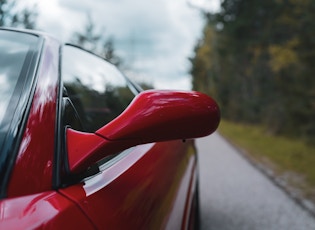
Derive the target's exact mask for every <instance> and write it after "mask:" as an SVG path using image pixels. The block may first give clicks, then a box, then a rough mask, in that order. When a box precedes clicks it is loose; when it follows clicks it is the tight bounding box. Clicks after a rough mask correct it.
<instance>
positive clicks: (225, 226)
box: [197, 134, 315, 230]
mask: <svg viewBox="0 0 315 230" xmlns="http://www.w3.org/2000/svg"><path fill="white" fill-rule="evenodd" d="M197 148H198V151H199V153H200V155H199V164H200V209H201V227H202V229H207V230H230V229H231V230H312V229H314V230H315V219H314V218H313V217H311V216H310V215H308V213H307V212H305V211H304V210H303V209H302V208H300V206H297V205H296V204H295V203H294V202H293V201H292V200H291V199H290V198H288V196H287V195H286V194H285V193H284V192H283V191H282V190H280V189H279V188H278V187H276V186H275V185H274V184H273V183H272V182H271V181H270V180H269V179H267V178H266V177H265V176H264V175H263V174H262V173H261V172H260V171H258V170H256V169H255V168H254V167H253V166H252V165H251V164H249V163H248V162H247V161H246V160H245V159H244V158H243V157H242V156H240V155H239V154H238V153H237V151H236V150H235V149H234V148H233V147H232V146H231V145H229V144H228V143H227V142H226V141H225V140H224V139H223V138H222V137H221V136H220V135H218V134H213V135H211V136H210V137H205V138H201V139H198V140H197Z"/></svg>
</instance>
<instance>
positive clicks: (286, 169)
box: [219, 120, 315, 196]
mask: <svg viewBox="0 0 315 230" xmlns="http://www.w3.org/2000/svg"><path fill="white" fill-rule="evenodd" d="M219 132H220V134H221V135H223V136H224V137H226V138H227V139H228V140H230V141H231V142H232V143H233V144H235V145H236V146H238V147H239V148H241V149H243V150H245V152H246V153H247V155H249V156H250V157H251V158H252V159H254V161H259V162H260V163H262V164H264V165H266V166H268V167H271V168H272V170H273V171H274V172H275V173H276V175H280V176H281V175H284V174H288V173H291V174H292V173H293V174H294V175H298V177H299V178H301V180H302V181H303V185H300V189H303V192H304V193H305V194H306V195H307V196H311V194H313V195H314V191H315V147H314V146H310V145H307V144H306V143H305V142H303V141H302V140H296V139H290V138H286V137H281V136H273V135H270V134H268V133H267V132H266V130H265V129H264V128H263V127H262V126H252V125H243V124H235V123H231V122H227V121H224V120H223V121H221V124H220V127H219Z"/></svg>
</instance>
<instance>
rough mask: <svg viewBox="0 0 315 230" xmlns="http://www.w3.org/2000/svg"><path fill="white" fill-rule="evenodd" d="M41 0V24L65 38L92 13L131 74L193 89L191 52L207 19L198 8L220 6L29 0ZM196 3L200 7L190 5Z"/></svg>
mask: <svg viewBox="0 0 315 230" xmlns="http://www.w3.org/2000/svg"><path fill="white" fill-rule="evenodd" d="M23 2H24V3H26V2H28V3H27V4H29V3H33V2H37V8H38V11H39V16H38V27H39V28H40V29H41V30H45V31H47V32H49V33H52V34H53V35H55V36H56V37H58V38H61V39H62V40H63V41H69V39H70V35H71V34H72V33H73V31H83V28H82V27H83V26H84V25H85V23H86V19H87V14H90V15H91V16H92V19H93V21H94V22H95V23H96V24H97V26H98V28H99V29H100V30H102V31H104V34H105V36H108V37H109V36H111V37H113V39H114V45H115V48H116V51H117V54H118V55H119V56H121V57H122V58H123V60H124V64H125V66H126V67H127V70H126V71H125V72H126V74H127V75H130V76H131V78H136V79H137V80H138V81H139V80H140V81H145V82H148V83H150V84H153V85H154V86H155V87H156V88H160V89H184V90H187V89H190V88H191V78H190V76H189V74H188V71H189V68H190V63H189V61H188V57H190V56H192V55H193V49H194V45H195V44H196V42H197V40H198V38H200V37H201V33H202V28H203V24H204V21H203V19H202V17H201V15H200V12H199V11H198V10H197V9H196V7H201V8H206V9H208V10H211V11H215V10H217V9H218V8H219V0H149V1H148V0H137V1H135V0H80V1H78V0H49V1H48V0H47V1H40V0H27V1H23ZM191 5H193V6H195V7H191Z"/></svg>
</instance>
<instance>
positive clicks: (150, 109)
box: [66, 90, 220, 173]
mask: <svg viewBox="0 0 315 230" xmlns="http://www.w3.org/2000/svg"><path fill="white" fill-rule="evenodd" d="M219 122H220V111H219V107H218V105H217V103H216V102H215V101H214V100H213V99H212V98H210V97H209V96H207V95H205V94H202V93H199V92H193V91H191V92H183V91H163V90H148V91H144V92H142V93H140V94H139V95H138V96H136V97H135V98H134V100H133V101H132V102H131V104H130V105H129V106H128V107H127V108H126V110H125V111H124V112H123V113H122V114H121V115H120V116H118V117H117V118H116V119H114V120H113V121H111V122H110V123H108V124H107V125H105V126H103V127H102V128H100V129H99V130H97V131H96V132H95V133H84V132H78V131H75V130H73V129H71V128H68V129H67V133H66V136H67V151H68V161H69V169H70V171H71V172H72V173H78V172H81V171H84V170H85V169H87V168H88V167H89V166H91V165H93V164H94V163H96V162H97V161H99V160H101V159H102V158H104V157H106V156H108V155H111V154H114V153H118V152H120V151H122V150H124V149H127V148H130V147H132V146H136V145H139V144H145V143H152V142H160V141H169V140H176V139H190V138H197V137H202V136H207V135H209V134H211V133H213V132H214V131H215V130H216V129H217V127H218V125H219Z"/></svg>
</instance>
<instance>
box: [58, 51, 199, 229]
mask: <svg viewBox="0 0 315 230" xmlns="http://www.w3.org/2000/svg"><path fill="white" fill-rule="evenodd" d="M62 58H63V60H62V68H63V69H62V79H63V82H64V87H65V93H64V100H65V101H68V107H69V108H68V109H67V111H69V112H67V113H65V126H71V128H73V129H76V130H79V131H85V132H94V131H96V130H97V129H98V128H100V127H102V126H103V125H105V124H106V123H108V122H109V121H111V120H112V119H114V118H115V117H117V116H118V115H119V114H120V113H121V112H122V111H123V110H124V109H125V108H126V107H127V106H128V104H129V103H130V101H131V100H132V99H133V97H134V95H135V94H137V90H136V88H134V87H133V85H132V84H130V83H129V82H128V81H127V80H126V79H125V78H124V76H122V74H121V73H120V72H119V71H117V69H116V68H115V67H113V66H112V65H110V64H108V63H107V62H105V61H103V60H102V59H101V58H99V57H96V56H94V55H92V54H90V53H87V52H85V51H83V50H80V49H78V48H76V47H72V46H65V47H64V48H63V55H62ZM97 168H98V169H99V172H98V170H96V173H95V174H93V173H87V174H86V176H83V177H82V178H80V179H79V180H80V182H79V183H74V182H73V183H72V185H71V181H70V182H68V183H69V184H70V185H69V186H67V187H66V188H63V189H60V190H59V192H60V193H62V194H63V195H64V196H66V197H68V198H69V199H70V200H72V201H73V202H75V203H77V204H78V205H79V207H80V208H81V210H83V212H84V213H85V214H86V215H87V216H88V217H89V219H90V220H91V222H93V223H94V224H95V227H97V228H100V229H161V228H169V229H179V228H181V227H183V226H185V225H187V219H188V216H189V213H188V211H187V210H189V206H190V203H191V200H192V193H193V189H194V186H193V185H194V183H195V181H194V180H195V179H196V153H195V149H194V147H193V141H186V142H183V141H181V140H178V141H169V142H161V143H151V144H145V145H139V146H136V147H133V148H130V149H127V150H125V151H123V152H120V153H116V154H114V155H112V156H110V157H108V158H106V159H103V160H102V161H100V162H99V163H98V165H97ZM87 171H88V170H87Z"/></svg>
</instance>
